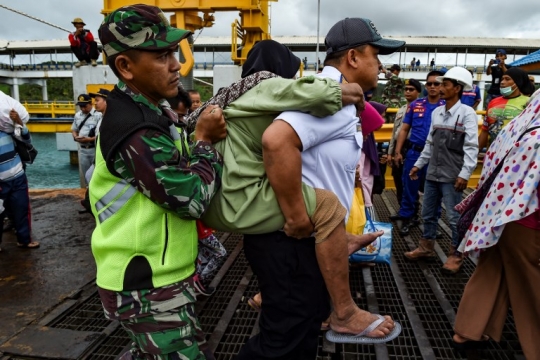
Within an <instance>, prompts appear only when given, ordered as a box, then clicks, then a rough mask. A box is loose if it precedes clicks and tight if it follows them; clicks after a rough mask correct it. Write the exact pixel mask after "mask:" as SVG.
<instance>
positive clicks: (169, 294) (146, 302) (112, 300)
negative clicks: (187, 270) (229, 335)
mask: <svg viewBox="0 0 540 360" xmlns="http://www.w3.org/2000/svg"><path fill="white" fill-rule="evenodd" d="M192 282H193V281H192V278H189V279H188V280H184V281H181V282H179V283H175V284H172V285H168V286H164V287H161V288H156V289H149V290H136V291H121V292H115V291H109V290H105V289H101V288H99V289H98V291H99V295H100V297H101V302H102V304H103V308H104V310H105V317H107V318H108V319H110V320H118V321H120V324H121V325H122V327H123V328H124V329H125V330H126V331H127V333H128V334H129V336H130V338H131V340H132V341H133V346H132V348H131V350H130V351H128V352H127V353H125V354H123V355H122V356H121V357H120V359H122V360H127V359H145V360H205V359H214V356H213V355H212V353H211V352H210V350H209V348H208V345H207V344H206V341H205V338H204V333H203V331H202V329H201V325H200V324H199V321H198V320H197V317H196V315H195V306H194V305H195V304H194V303H195V300H196V299H195V293H194V292H193V286H192Z"/></svg>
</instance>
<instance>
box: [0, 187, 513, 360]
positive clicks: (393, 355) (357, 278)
mask: <svg viewBox="0 0 540 360" xmlns="http://www.w3.org/2000/svg"><path fill="white" fill-rule="evenodd" d="M374 201H375V203H374V204H375V208H376V210H377V215H378V218H379V219H380V220H381V221H388V216H389V215H390V214H391V213H394V212H395V211H397V207H398V204H397V200H396V197H395V193H394V192H393V191H389V190H387V191H385V192H384V193H383V194H382V195H381V196H378V195H377V196H375V199H374ZM443 218H444V216H443ZM439 225H440V226H439V230H441V231H442V234H443V238H442V239H440V240H439V241H438V244H439V245H440V249H438V250H439V251H438V254H439V259H438V260H437V261H435V262H431V263H427V262H417V263H415V262H408V261H406V260H405V259H404V258H403V256H402V253H403V252H405V251H408V250H409V249H411V248H413V247H415V246H416V243H417V241H418V239H419V238H420V236H421V231H420V228H413V229H412V230H411V234H410V236H407V237H400V236H399V235H398V233H397V231H394V234H393V235H394V245H393V261H392V265H391V266H384V265H377V266H375V267H351V276H350V284H351V291H352V293H353V298H355V301H356V302H357V304H358V305H359V306H360V307H362V308H364V309H368V310H369V311H372V312H378V313H381V314H390V315H392V316H393V317H394V319H396V320H397V321H399V322H400V323H401V325H402V327H403V331H402V333H401V335H400V336H399V337H398V338H397V339H395V340H394V341H392V342H390V343H387V344H383V345H369V346H367V345H350V344H348V345H339V344H332V343H328V342H327V341H326V340H323V336H322V333H321V336H320V339H319V349H318V355H317V359H324V360H335V359H340V360H355V359H358V360H359V359H373V360H375V359H377V360H385V359H400V360H401V359H403V360H416V359H419V360H420V359H425V360H434V359H460V357H459V356H458V355H457V354H456V353H455V352H454V351H453V349H452V346H451V337H452V335H453V331H452V324H453V321H454V318H455V312H456V309H457V307H458V305H459V300H460V298H461V294H462V292H463V288H464V286H465V284H466V282H467V280H468V278H469V277H470V275H471V274H472V272H473V271H474V268H475V264H474V263H473V262H472V261H470V260H466V262H465V265H464V266H463V271H462V272H461V273H459V274H458V275H456V276H446V275H443V274H442V273H441V272H440V270H439V269H440V267H441V266H442V264H443V261H444V260H445V255H444V251H443V250H446V249H447V248H448V246H449V243H450V236H449V228H448V224H447V223H445V222H444V221H440V223H439ZM217 235H218V237H219V239H220V241H221V242H222V243H223V244H224V246H225V247H226V248H227V251H228V254H229V255H228V258H227V260H226V262H225V264H224V266H223V267H222V268H221V270H220V271H219V273H218V275H217V276H216V278H215V279H214V280H213V284H212V285H213V286H215V287H216V289H217V290H216V292H215V294H214V295H213V296H211V297H209V298H203V299H201V301H199V302H198V303H197V306H196V310H197V313H198V316H199V320H200V322H201V325H202V327H203V330H204V331H205V332H206V333H207V334H208V341H209V344H210V346H211V347H212V349H214V352H215V356H216V358H217V359H219V360H228V359H234V356H235V355H236V354H237V353H238V351H239V350H240V348H241V346H242V344H244V343H245V342H246V341H247V340H248V339H249V338H250V337H251V336H253V335H254V334H256V333H257V331H258V327H257V322H258V318H257V316H258V313H257V312H255V311H254V310H252V309H251V308H250V307H249V306H248V305H247V303H246V301H245V299H246V298H248V297H251V296H253V295H254V294H255V293H256V292H257V290H258V285H257V278H256V276H255V275H254V274H253V272H252V271H251V268H250V267H249V265H248V263H247V261H246V259H245V256H244V253H243V251H242V236H241V235H238V234H228V233H219V234H217ZM77 296H78V298H76V296H74V298H73V299H67V300H66V301H65V302H64V303H62V304H61V305H60V306H58V307H57V308H55V309H53V310H52V311H51V313H49V314H48V315H47V316H46V317H44V318H43V319H41V320H40V321H39V323H38V324H35V325H31V326H29V327H27V328H26V329H24V330H23V331H22V332H21V333H19V334H18V335H16V336H15V337H13V338H12V339H10V340H9V341H8V342H6V343H4V344H3V345H2V346H0V352H3V357H2V356H1V355H0V359H2V360H7V359H13V360H18V359H38V358H40V359H43V358H64V359H103V360H106V359H107V360H109V359H110V360H114V359H116V358H117V357H118V355H119V354H121V353H123V352H124V351H126V349H127V348H128V347H129V345H130V340H129V338H128V336H127V334H126V333H125V332H124V330H123V329H122V328H121V327H120V326H119V324H118V323H116V322H109V321H107V320H105V318H104V317H103V313H102V308H101V304H100V301H99V297H98V295H97V291H96V289H95V286H94V285H89V286H87V287H86V288H85V289H82V290H81V291H80V292H79V294H77ZM43 329H46V330H48V331H49V332H51V333H52V338H54V337H55V336H57V337H62V338H63V341H64V342H66V341H73V342H74V343H73V349H76V350H77V351H71V352H70V353H65V354H61V353H60V352H61V351H62V349H58V351H59V353H58V354H54V353H51V352H48V353H47V354H49V355H45V354H43V353H41V354H40V350H39V348H37V347H36V345H37V344H38V343H39V339H38V340H36V339H29V338H28V337H27V335H28V334H34V335H35V334H39V331H42V330H43ZM56 332H57V333H56ZM81 334H84V335H85V336H81ZM25 341H26V343H25ZM41 342H43V339H42V340H41ZM28 349H31V351H29V350H28ZM522 358H523V357H522V353H521V348H520V346H519V342H518V339H517V334H516V329H515V327H514V324H513V319H512V315H511V313H510V314H509V316H508V320H507V324H506V327H505V331H504V334H503V340H502V341H501V342H500V343H499V344H497V343H494V342H490V344H489V347H488V349H486V350H483V351H481V352H478V353H472V354H470V356H469V359H495V360H499V359H500V360H503V359H522Z"/></svg>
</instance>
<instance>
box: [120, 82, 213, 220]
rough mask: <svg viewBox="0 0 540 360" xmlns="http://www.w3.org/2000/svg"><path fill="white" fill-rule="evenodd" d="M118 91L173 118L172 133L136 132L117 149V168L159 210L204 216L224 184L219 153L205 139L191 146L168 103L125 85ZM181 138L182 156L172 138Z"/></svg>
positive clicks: (121, 83) (191, 215)
mask: <svg viewBox="0 0 540 360" xmlns="http://www.w3.org/2000/svg"><path fill="white" fill-rule="evenodd" d="M118 88H119V89H120V90H121V91H123V92H125V93H126V94H127V95H129V96H130V97H131V98H132V99H133V100H134V101H135V102H136V103H138V104H141V105H143V106H146V107H148V108H150V109H151V110H153V111H155V112H156V113H157V114H159V115H164V116H167V117H168V118H170V119H171V133H169V134H167V133H162V132H159V131H156V130H155V129H140V130H137V131H135V132H134V133H133V134H131V135H130V136H129V137H128V138H127V140H125V141H124V142H123V143H122V144H121V145H120V146H119V147H118V152H117V153H116V155H115V161H114V169H115V170H116V172H117V173H118V174H119V175H120V176H121V177H122V178H123V179H125V180H127V181H128V182H130V183H131V184H132V185H133V186H134V187H135V188H137V190H139V191H140V192H142V193H143V194H144V195H146V196H147V197H148V198H149V199H150V200H152V201H153V202H154V203H156V204H158V205H160V206H161V207H163V208H165V209H168V210H171V211H173V212H175V213H176V214H177V215H178V216H179V217H181V218H183V219H198V218H200V217H201V216H202V214H203V213H204V211H205V210H206V209H207V207H208V204H209V203H210V200H211V199H212V197H213V196H214V194H215V193H216V192H217V190H218V189H219V187H220V185H221V174H222V171H223V159H222V157H221V155H220V154H219V153H218V151H217V150H216V149H215V148H214V147H213V146H212V144H211V143H208V142H204V141H197V142H195V143H194V144H192V145H191V146H189V147H188V145H187V140H186V134H185V131H184V130H183V126H182V124H180V123H178V118H177V115H176V113H175V112H174V111H172V109H171V107H170V105H169V103H168V102H167V101H166V100H162V101H161V102H160V103H159V106H156V105H154V104H152V103H150V101H148V99H146V98H145V97H144V96H143V95H142V94H138V93H135V92H134V91H133V90H131V89H130V88H129V87H128V86H127V85H126V84H124V83H123V82H121V81H120V82H119V83H118ZM173 124H174V125H173ZM175 125H176V126H175ZM178 136H180V139H181V143H182V144H183V147H184V148H185V149H184V150H183V151H182V152H180V151H179V150H178V149H177V147H176V145H175V143H174V140H173V139H174V138H178Z"/></svg>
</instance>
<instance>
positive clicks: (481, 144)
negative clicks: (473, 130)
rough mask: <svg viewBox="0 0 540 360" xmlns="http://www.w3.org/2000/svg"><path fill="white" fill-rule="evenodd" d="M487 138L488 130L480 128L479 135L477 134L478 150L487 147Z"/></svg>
mask: <svg viewBox="0 0 540 360" xmlns="http://www.w3.org/2000/svg"><path fill="white" fill-rule="evenodd" d="M488 138H489V135H488V132H487V131H484V129H482V130H481V131H480V135H479V136H478V149H479V150H482V149H483V148H485V147H487V145H488Z"/></svg>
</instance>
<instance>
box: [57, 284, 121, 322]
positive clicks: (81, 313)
mask: <svg viewBox="0 0 540 360" xmlns="http://www.w3.org/2000/svg"><path fill="white" fill-rule="evenodd" d="M110 324H111V322H110V321H109V320H107V319H106V318H105V316H104V315H103V307H102V306H101V300H100V299H99V295H98V293H97V290H96V292H95V293H94V294H92V295H91V296H90V297H88V298H87V299H86V300H85V301H83V302H81V303H79V304H78V305H76V306H75V307H74V308H73V309H71V310H70V311H68V312H65V313H64V314H62V315H61V316H59V317H58V318H56V319H55V320H54V321H52V322H51V323H50V324H49V326H50V327H53V328H58V329H68V330H75V331H95V332H101V331H103V330H105V328H106V327H107V326H109V325H110Z"/></svg>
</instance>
